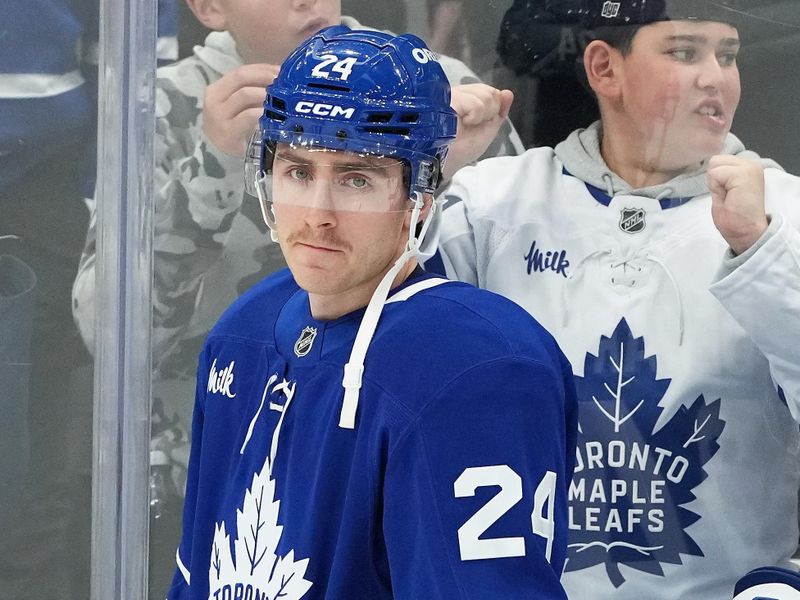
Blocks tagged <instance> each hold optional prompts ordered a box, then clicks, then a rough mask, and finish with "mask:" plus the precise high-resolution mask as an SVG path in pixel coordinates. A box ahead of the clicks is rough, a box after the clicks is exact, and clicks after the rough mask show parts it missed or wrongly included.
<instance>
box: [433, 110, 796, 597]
mask: <svg viewBox="0 0 800 600" xmlns="http://www.w3.org/2000/svg"><path fill="white" fill-rule="evenodd" d="M599 141H600V125H599V123H595V124H594V125H592V126H591V127H590V128H588V129H586V130H580V131H576V132H574V133H573V134H572V135H570V136H569V137H568V138H567V139H566V140H565V141H564V142H562V143H561V144H559V145H558V146H557V147H556V148H555V150H554V149H552V148H537V149H532V150H529V151H528V152H526V153H525V154H524V155H522V156H519V157H514V158H497V159H490V160H486V161H483V162H481V163H479V164H478V165H477V166H475V167H468V168H466V169H464V170H462V171H461V172H460V173H458V174H457V176H456V177H455V179H454V181H453V184H452V185H451V187H450V188H449V190H448V192H447V204H446V209H445V212H444V214H443V218H442V226H441V238H440V253H441V259H442V262H443V266H444V268H445V270H446V272H447V274H448V275H449V276H451V277H453V278H457V279H461V280H462V281H467V282H470V283H473V284H475V285H478V286H480V287H483V288H487V289H490V290H492V291H495V292H498V293H500V294H503V295H505V296H507V297H509V298H511V299H512V300H514V301H515V302H517V303H518V304H520V305H521V306H523V307H524V308H525V309H526V310H528V311H529V312H530V313H531V314H533V315H534V317H536V319H537V320H539V321H540V322H541V323H542V324H543V325H544V326H545V328H547V329H548V330H549V331H550V332H551V333H552V334H553V335H554V336H555V338H556V340H557V341H558V343H559V344H560V345H561V347H562V349H563V350H564V353H565V354H566V356H567V358H568V359H569V361H570V362H571V364H572V367H573V372H574V376H575V382H576V387H577V389H578V400H579V407H580V408H579V423H580V429H579V436H578V449H577V456H576V468H575V473H574V477H573V481H572V485H571V488H570V494H569V500H570V509H569V511H570V519H569V548H568V554H567V564H566V567H565V572H564V575H563V579H562V580H563V583H564V586H565V588H566V589H567V592H568V594H569V596H570V598H575V599H578V600H583V599H588V598H591V599H592V600H604V599H606V598H608V599H611V598H613V599H614V600H641V599H643V598H647V599H648V600H674V599H675V598H702V599H703V600H723V599H729V598H730V597H731V593H732V589H733V586H734V584H735V582H736V580H737V579H738V578H739V577H740V576H742V575H743V574H744V573H746V572H747V571H749V570H750V569H752V568H754V567H756V566H759V565H764V564H771V565H779V566H789V559H790V557H791V556H792V554H793V553H794V552H795V550H796V548H797V540H798V526H797V489H798V484H800V460H798V459H800V435H799V433H798V424H797V421H798V420H800V346H798V344H797V340H800V316H799V315H800V259H799V258H798V257H800V234H799V233H798V224H800V179H798V178H797V177H794V176H792V175H788V174H786V173H785V172H783V171H782V170H781V169H780V168H779V167H778V166H777V165H776V164H775V163H773V162H771V161H765V160H763V159H760V158H759V157H758V156H757V155H756V154H755V153H752V152H748V151H746V150H745V149H744V147H743V145H742V143H741V142H740V141H739V140H738V139H737V138H735V137H734V136H733V135H729V136H728V139H727V141H726V144H725V152H727V153H731V154H736V155H739V156H743V157H747V158H750V159H753V160H759V161H761V163H762V165H763V166H764V167H765V182H766V208H767V213H768V215H769V217H770V225H769V228H768V230H767V231H766V232H765V234H764V235H763V236H762V238H761V239H760V240H759V241H758V242H757V243H756V244H755V245H754V246H753V247H751V248H750V249H749V250H748V251H746V252H744V253H743V254H741V255H740V256H733V254H732V252H731V251H730V249H729V248H728V246H727V244H726V242H725V240H724V239H723V238H722V236H721V234H720V233H719V232H718V231H717V229H716V227H715V226H714V223H713V221H712V218H711V198H710V194H709V192H708V188H707V186H706V183H705V165H699V166H698V168H697V169H696V170H693V171H689V172H686V173H684V174H682V175H680V176H678V177H676V178H675V179H673V180H671V181H668V182H666V183H664V184H662V185H657V186H652V187H648V188H644V189H632V188H631V186H630V185H629V184H627V183H626V182H625V181H623V180H622V179H621V178H620V177H618V176H617V175H616V174H614V173H613V172H612V171H611V170H610V169H609V168H608V166H607V165H606V164H605V162H604V161H603V159H602V157H601V155H600V151H599V147H600V144H599Z"/></svg>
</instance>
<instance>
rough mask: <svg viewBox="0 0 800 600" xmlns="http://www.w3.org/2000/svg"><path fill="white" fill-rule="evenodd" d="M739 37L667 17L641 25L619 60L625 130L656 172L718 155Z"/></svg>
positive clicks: (735, 94)
mask: <svg viewBox="0 0 800 600" xmlns="http://www.w3.org/2000/svg"><path fill="white" fill-rule="evenodd" d="M738 50H739V36H738V33H737V31H736V29H735V28H734V27H732V26H730V25H727V24H724V23H715V22H707V21H702V22H695V21H665V22H660V23H654V24H652V25H648V26H645V27H642V28H641V29H640V30H639V31H638V33H637V34H636V36H635V37H634V39H633V44H632V47H631V51H630V53H629V54H628V55H627V56H625V57H624V58H623V59H622V61H621V75H622V77H621V79H620V86H621V87H620V93H621V101H622V102H623V103H624V105H623V109H624V113H625V115H626V118H627V123H626V124H625V127H626V128H627V134H628V135H630V136H634V138H636V139H633V140H631V141H632V142H634V143H635V144H636V145H635V146H634V147H642V148H645V149H646V154H647V155H648V157H649V158H650V159H651V160H654V161H657V163H658V166H659V168H660V169H661V170H664V171H672V170H675V171H677V170H681V169H683V168H686V167H687V166H689V165H692V164H695V163H698V162H700V161H702V160H705V159H707V158H709V157H710V156H712V155H714V154H717V153H719V152H720V150H721V149H722V146H723V143H724V140H725V136H726V135H727V133H728V132H729V131H730V128H731V123H732V121H733V115H734V113H735V111H736V107H737V106H738V104H739V96H740V93H741V88H740V82H739V69H738V67H737V65H736V55H737V53H738Z"/></svg>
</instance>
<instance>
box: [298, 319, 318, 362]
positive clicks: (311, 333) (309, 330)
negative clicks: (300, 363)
mask: <svg viewBox="0 0 800 600" xmlns="http://www.w3.org/2000/svg"><path fill="white" fill-rule="evenodd" d="M315 337H317V328H316V327H306V328H305V329H303V331H301V332H300V337H299V338H297V341H296V342H295V343H294V353H295V354H296V355H297V358H302V357H304V356H305V355H306V354H308V353H309V352H311V346H312V345H313V344H314V338H315Z"/></svg>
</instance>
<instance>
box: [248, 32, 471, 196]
mask: <svg viewBox="0 0 800 600" xmlns="http://www.w3.org/2000/svg"><path fill="white" fill-rule="evenodd" d="M259 126H260V132H259V133H260V140H258V141H260V142H261V144H260V147H261V151H260V153H257V154H260V156H251V160H253V161H254V162H255V161H256V160H258V162H259V169H258V170H259V171H261V172H267V171H268V170H269V166H270V165H269V164H268V161H269V158H268V154H267V153H266V152H265V151H264V150H265V149H266V148H267V147H268V146H269V145H270V144H275V143H279V142H283V143H289V144H296V145H301V146H316V147H324V148H328V149H332V150H345V151H350V152H356V153H362V154H378V155H382V156H387V157H394V158H398V159H402V160H405V161H406V162H407V163H408V165H409V167H410V170H411V172H410V181H409V184H410V186H409V187H410V189H409V194H410V195H412V194H414V192H428V193H432V192H433V191H434V190H435V188H436V185H437V183H438V181H439V176H440V173H441V168H442V164H443V162H444V159H445V157H446V156H447V147H448V144H449V143H450V142H451V141H452V140H453V139H454V138H455V135H456V127H457V117H456V113H455V111H454V110H453V109H452V108H451V107H450V85H449V83H448V81H447V77H446V76H445V74H444V71H443V70H442V68H441V66H440V65H439V63H438V62H437V60H436V56H435V55H434V54H433V53H432V52H431V51H430V50H428V48H427V47H426V46H425V43H424V42H423V41H422V40H421V39H419V38H418V37H416V36H413V35H410V34H406V35H400V36H397V37H395V36H392V35H389V34H386V33H382V32H377V31H361V30H358V31H352V30H351V29H350V28H349V27H345V26H342V25H337V26H334V27H328V28H326V29H323V30H322V31H320V32H319V33H317V34H316V35H314V36H312V37H311V38H310V39H308V40H307V41H306V42H304V43H303V44H302V45H301V46H300V47H299V48H297V49H296V50H295V51H294V52H293V53H292V54H291V55H290V56H289V57H288V58H287V59H286V60H285V61H284V63H283V65H282V66H281V69H280V73H279V74H278V76H277V77H276V78H275V81H274V82H273V83H272V85H271V86H269V88H268V89H267V99H266V101H265V102H264V114H263V116H262V117H261V119H260V121H259ZM254 166H255V165H254Z"/></svg>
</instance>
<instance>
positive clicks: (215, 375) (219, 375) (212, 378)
mask: <svg viewBox="0 0 800 600" xmlns="http://www.w3.org/2000/svg"><path fill="white" fill-rule="evenodd" d="M235 364H236V363H235V361H231V362H230V363H229V364H228V366H227V367H225V368H224V369H222V371H217V359H216V358H215V359H214V362H212V363H211V370H209V372H208V393H209V394H222V395H223V396H227V397H228V398H235V397H236V394H232V393H231V385H232V384H233V366H234V365H235Z"/></svg>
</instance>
